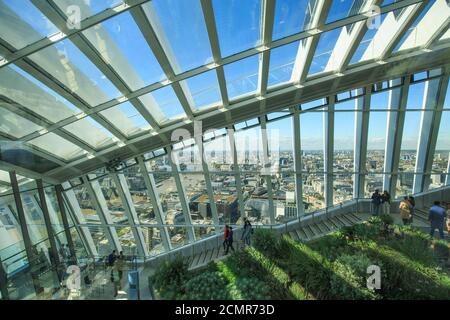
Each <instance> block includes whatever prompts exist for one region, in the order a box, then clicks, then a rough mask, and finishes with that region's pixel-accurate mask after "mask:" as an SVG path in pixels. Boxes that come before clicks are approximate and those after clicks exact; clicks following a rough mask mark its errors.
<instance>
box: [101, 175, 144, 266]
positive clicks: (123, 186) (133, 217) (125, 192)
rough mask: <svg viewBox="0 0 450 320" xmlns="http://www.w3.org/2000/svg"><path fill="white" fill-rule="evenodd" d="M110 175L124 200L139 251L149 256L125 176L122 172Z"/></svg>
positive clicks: (123, 203)
mask: <svg viewBox="0 0 450 320" xmlns="http://www.w3.org/2000/svg"><path fill="white" fill-rule="evenodd" d="M109 176H110V177H111V179H112V180H113V181H114V184H115V185H116V189H117V191H118V193H119V197H120V200H121V201H122V205H123V207H124V209H125V214H126V215H127V218H128V224H129V225H130V227H131V231H132V232H133V237H134V241H135V242H136V247H137V250H138V253H139V255H140V256H141V257H147V256H148V250H147V246H146V245H145V241H144V235H143V234H142V230H141V229H140V228H138V227H137V226H136V224H139V219H138V216H137V213H136V209H135V208H134V204H133V199H132V198H131V194H130V190H129V189H128V185H127V181H126V180H125V176H124V174H123V173H120V172H117V173H110V174H109Z"/></svg>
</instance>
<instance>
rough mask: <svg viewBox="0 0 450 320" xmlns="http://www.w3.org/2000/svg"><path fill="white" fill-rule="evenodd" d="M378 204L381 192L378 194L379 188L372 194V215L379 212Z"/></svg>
mask: <svg viewBox="0 0 450 320" xmlns="http://www.w3.org/2000/svg"><path fill="white" fill-rule="evenodd" d="M380 204H381V194H380V192H379V190H378V189H377V190H375V192H374V193H373V194H372V208H373V213H372V215H374V216H377V215H378V214H379V212H380Z"/></svg>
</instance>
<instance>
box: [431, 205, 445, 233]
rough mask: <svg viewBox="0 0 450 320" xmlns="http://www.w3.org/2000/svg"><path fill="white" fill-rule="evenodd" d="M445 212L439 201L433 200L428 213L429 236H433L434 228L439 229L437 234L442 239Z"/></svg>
mask: <svg viewBox="0 0 450 320" xmlns="http://www.w3.org/2000/svg"><path fill="white" fill-rule="evenodd" d="M445 218H446V212H445V209H444V208H442V207H441V203H440V202H439V201H435V202H434V205H433V206H432V207H431V208H430V212H429V214H428V221H430V226H431V230H430V236H431V237H432V238H433V236H434V230H436V229H438V230H439V236H440V237H441V239H444V224H445Z"/></svg>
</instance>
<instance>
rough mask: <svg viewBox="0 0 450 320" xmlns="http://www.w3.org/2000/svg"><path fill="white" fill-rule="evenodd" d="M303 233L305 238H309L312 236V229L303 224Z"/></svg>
mask: <svg viewBox="0 0 450 320" xmlns="http://www.w3.org/2000/svg"><path fill="white" fill-rule="evenodd" d="M301 229H302V230H303V231H304V232H305V234H306V238H305V239H307V240H308V239H311V238H312V237H314V234H313V233H312V231H311V230H310V229H309V228H308V226H304V227H303V228H301Z"/></svg>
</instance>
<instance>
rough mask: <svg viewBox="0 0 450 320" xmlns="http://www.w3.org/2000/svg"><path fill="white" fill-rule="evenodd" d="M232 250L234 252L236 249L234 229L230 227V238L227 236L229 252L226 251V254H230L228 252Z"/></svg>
mask: <svg viewBox="0 0 450 320" xmlns="http://www.w3.org/2000/svg"><path fill="white" fill-rule="evenodd" d="M230 248H231V250H233V252H234V248H233V227H230V229H229V231H228V236H227V250H226V251H225V254H228V250H229V249H230Z"/></svg>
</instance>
